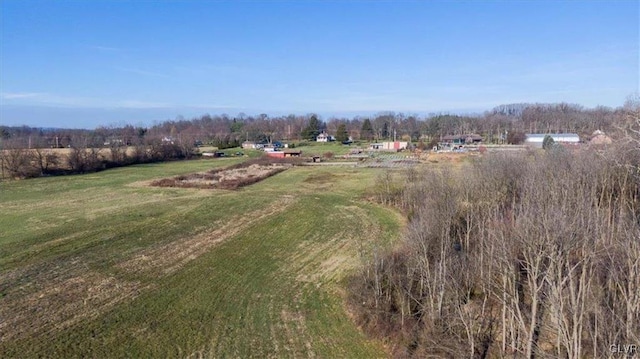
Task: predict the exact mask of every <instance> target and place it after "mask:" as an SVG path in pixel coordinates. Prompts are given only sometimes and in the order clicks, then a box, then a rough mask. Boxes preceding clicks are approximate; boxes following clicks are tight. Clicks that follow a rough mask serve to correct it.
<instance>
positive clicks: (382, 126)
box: [0, 98, 638, 148]
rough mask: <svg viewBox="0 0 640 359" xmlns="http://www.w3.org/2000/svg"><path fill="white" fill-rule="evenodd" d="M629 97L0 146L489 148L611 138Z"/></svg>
mask: <svg viewBox="0 0 640 359" xmlns="http://www.w3.org/2000/svg"><path fill="white" fill-rule="evenodd" d="M637 106H638V100H637V99H633V98H630V99H629V100H628V101H627V102H626V103H625V105H624V106H622V107H619V108H608V107H596V108H592V109H589V108H584V107H583V106H580V105H575V104H567V103H559V104H510V105H501V106H497V107H495V108H494V109H492V110H491V111H487V112H485V113H484V114H479V115H453V114H429V115H426V116H419V115H407V114H404V113H395V112H382V113H378V114H375V115H372V116H356V117H353V118H339V117H331V118H329V119H327V120H322V119H321V118H320V117H319V116H318V115H316V114H308V115H304V116H302V115H288V116H275V117H270V116H269V115H267V114H260V115H258V116H248V115H246V114H243V113H240V114H238V115H236V116H229V115H226V114H222V115H214V116H212V115H209V114H206V115H203V116H200V117H197V118H192V119H188V120H187V119H184V118H182V117H179V118H177V119H175V120H167V121H164V122H161V123H158V124H155V125H153V126H150V127H139V126H138V127H135V126H131V125H127V126H123V127H98V128H96V129H93V130H80V129H74V130H71V129H40V128H31V127H27V126H22V127H7V126H0V139H1V140H2V142H3V143H12V145H13V146H20V147H26V148H29V147H31V148H35V147H71V146H74V145H77V144H78V143H79V142H81V143H89V144H90V145H91V146H93V147H104V146H106V145H105V144H108V143H110V142H112V141H118V142H122V143H124V144H127V145H136V144H141V143H144V142H145V141H151V140H155V139H162V138H165V137H167V138H172V139H175V140H181V141H183V142H185V141H193V142H194V143H195V142H198V143H200V142H202V143H205V144H216V143H217V144H225V143H228V144H234V145H235V144H239V143H241V142H243V141H245V140H249V141H256V142H269V141H275V140H280V141H281V140H290V141H299V140H303V139H314V138H315V137H316V136H317V135H318V134H320V133H322V132H326V133H328V134H330V135H334V136H335V137H340V138H341V139H348V138H352V139H353V140H386V139H393V138H394V136H395V137H396V138H398V139H404V140H410V141H415V142H417V141H419V140H423V141H427V142H429V141H431V140H434V139H436V140H438V139H440V138H441V137H442V136H446V135H462V134H471V133H475V134H480V135H482V136H483V138H484V141H485V142H487V143H515V142H518V141H521V140H522V139H523V136H522V135H523V134H524V133H559V132H573V133H578V134H579V135H580V136H581V137H587V136H589V135H591V133H593V131H595V130H602V131H605V132H607V133H609V134H612V135H616V134H618V133H619V129H620V128H621V127H622V124H623V123H624V116H625V114H626V113H627V112H628V111H629V110H630V109H633V108H637Z"/></svg>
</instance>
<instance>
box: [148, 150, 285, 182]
mask: <svg viewBox="0 0 640 359" xmlns="http://www.w3.org/2000/svg"><path fill="white" fill-rule="evenodd" d="M295 163H296V161H291V160H277V159H267V158H264V157H263V158H259V159H255V160H249V161H246V162H243V163H239V164H237V165H233V166H230V167H226V168H216V169H213V170H210V171H207V172H202V173H192V174H188V175H181V176H176V177H172V178H163V179H160V180H156V181H153V182H151V185H152V186H158V187H182V188H203V189H216V188H217V189H231V190H233V189H238V188H240V187H244V186H248V185H251V184H254V183H257V182H260V181H262V180H264V179H266V178H269V177H271V176H274V175H276V174H278V173H280V172H282V171H285V170H287V169H289V168H291V167H292V166H293V165H294V164H295Z"/></svg>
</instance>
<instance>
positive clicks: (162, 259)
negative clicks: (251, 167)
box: [117, 196, 294, 275]
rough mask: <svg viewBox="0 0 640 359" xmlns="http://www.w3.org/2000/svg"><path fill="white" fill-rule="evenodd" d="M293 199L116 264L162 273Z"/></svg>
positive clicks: (189, 259) (233, 234) (196, 255)
mask: <svg viewBox="0 0 640 359" xmlns="http://www.w3.org/2000/svg"><path fill="white" fill-rule="evenodd" d="M293 201H294V198H293V197H290V196H283V197H282V198H281V200H279V201H277V203H275V204H273V205H271V206H270V207H267V208H261V209H259V210H255V211H253V212H249V213H246V214H244V215H242V216H238V217H236V218H232V219H231V220H228V221H227V222H226V223H224V224H221V225H220V226H219V227H217V228H215V229H214V230H211V231H206V232H204V233H200V234H198V235H196V236H193V237H190V238H184V239H181V240H177V241H174V242H171V243H167V244H164V245H161V246H157V247H153V248H149V249H147V250H144V251H142V252H141V253H139V254H137V255H136V256H135V257H133V258H131V259H129V260H127V261H125V262H122V263H120V264H118V265H117V267H118V268H120V269H124V270H126V271H128V272H130V273H160V274H163V275H166V274H170V273H173V272H175V271H176V270H178V269H179V268H181V267H182V266H184V265H185V264H186V263H188V262H190V261H192V260H194V259H196V258H198V257H199V256H201V255H202V254H204V253H206V252H207V251H208V250H209V249H211V248H212V247H213V246H215V245H216V244H218V243H220V242H222V241H224V240H226V239H229V238H232V237H233V236H235V235H237V234H239V233H241V232H242V231H244V230H245V229H246V228H247V227H248V226H250V225H252V224H254V223H256V222H258V221H260V220H262V219H264V218H266V217H269V216H272V215H274V214H276V213H280V212H283V211H284V210H285V209H286V208H288V207H289V206H290V205H291V204H292V203H293Z"/></svg>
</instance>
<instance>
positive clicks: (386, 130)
mask: <svg viewBox="0 0 640 359" xmlns="http://www.w3.org/2000/svg"><path fill="white" fill-rule="evenodd" d="M380 136H381V137H382V138H384V139H385V140H386V139H387V138H389V125H388V124H387V123H386V122H385V123H384V125H382V133H381V134H380Z"/></svg>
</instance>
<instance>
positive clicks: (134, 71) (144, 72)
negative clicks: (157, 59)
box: [115, 67, 169, 78]
mask: <svg viewBox="0 0 640 359" xmlns="http://www.w3.org/2000/svg"><path fill="white" fill-rule="evenodd" d="M115 69H116V70H118V71H123V72H129V73H132V74H137V75H143V76H151V77H163V78H169V76H168V75H165V74H161V73H159V72H153V71H147V70H140V69H133V68H128V67H116V68H115Z"/></svg>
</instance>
